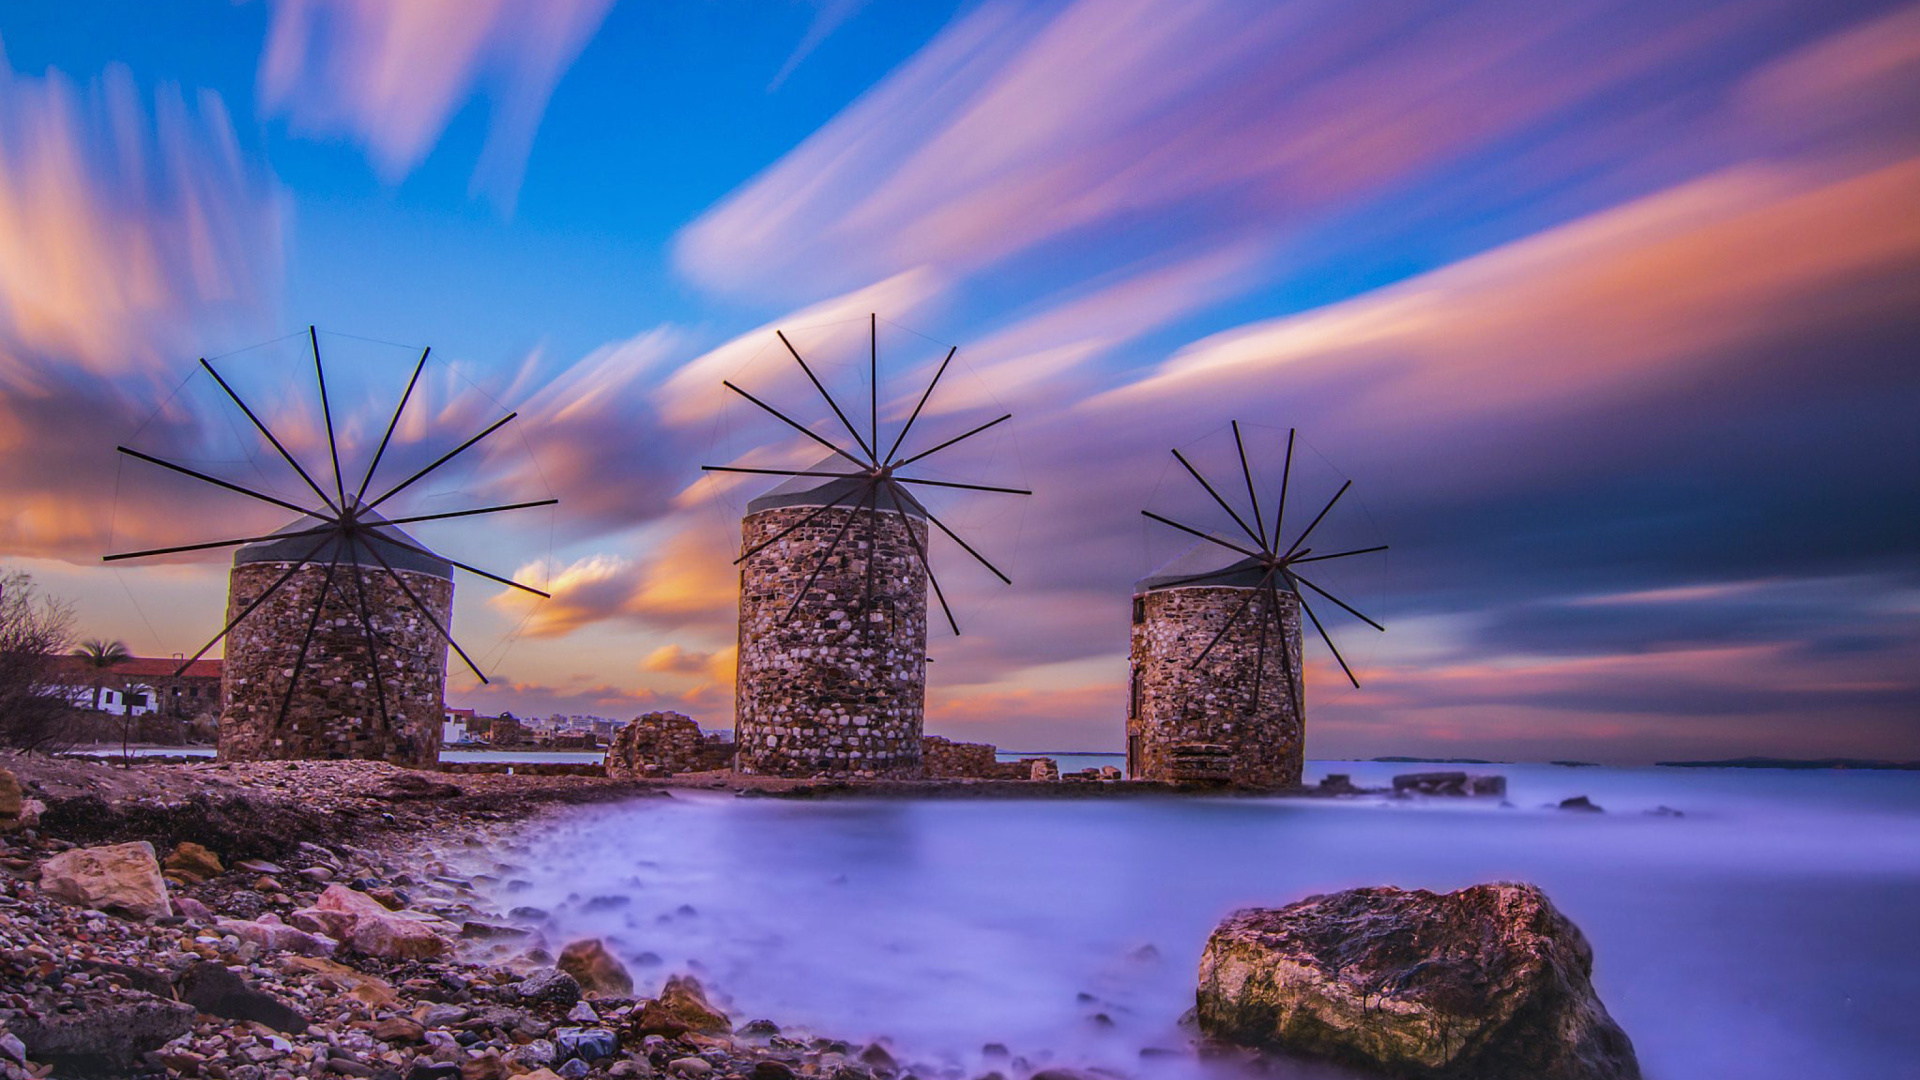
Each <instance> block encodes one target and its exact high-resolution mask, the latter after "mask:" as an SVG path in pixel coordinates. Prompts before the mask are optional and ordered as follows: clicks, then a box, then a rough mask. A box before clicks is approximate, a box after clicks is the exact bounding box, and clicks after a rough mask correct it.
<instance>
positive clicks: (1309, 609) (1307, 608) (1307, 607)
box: [1287, 574, 1360, 690]
mask: <svg viewBox="0 0 1920 1080" xmlns="http://www.w3.org/2000/svg"><path fill="white" fill-rule="evenodd" d="M1287 577H1289V578H1292V579H1294V580H1298V579H1297V578H1295V577H1294V575H1292V574H1288V575H1287ZM1294 595H1295V596H1298V597H1300V610H1301V611H1304V612H1306V613H1307V618H1309V619H1311V620H1313V628H1314V629H1315V630H1318V631H1320V640H1321V641H1324V642H1326V643H1327V650H1328V651H1329V652H1331V653H1333V658H1334V659H1335V660H1338V661H1340V670H1341V671H1344V672H1346V673H1347V681H1348V682H1350V683H1352V684H1353V688H1354V689H1355V690H1358V689H1360V680H1359V679H1358V678H1356V677H1354V674H1353V669H1352V668H1350V667H1348V666H1347V658H1346V657H1344V656H1341V655H1340V650H1339V649H1338V648H1336V647H1335V646H1334V644H1333V637H1332V636H1331V635H1330V634H1328V633H1327V628H1326V627H1324V626H1322V625H1320V616H1318V615H1315V614H1314V613H1313V605H1312V604H1309V603H1307V598H1306V596H1305V595H1303V594H1302V593H1301V592H1300V590H1298V589H1295V590H1294Z"/></svg>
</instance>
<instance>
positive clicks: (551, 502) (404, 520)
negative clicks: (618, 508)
mask: <svg viewBox="0 0 1920 1080" xmlns="http://www.w3.org/2000/svg"><path fill="white" fill-rule="evenodd" d="M559 502H560V500H559V499H535V500H534V501H532V502H519V503H503V504H502V505H500V506H480V507H475V508H474V509H472V510H448V511H446V512H445V513H440V514H415V515H413V516H412V517H399V518H388V519H387V524H389V525H411V524H413V523H414V522H416V521H445V520H446V519H448V518H463V517H473V516H475V515H477V514H499V513H503V512H505V511H508V510H531V509H533V508H534V507H536V506H555V505H558V504H559Z"/></svg>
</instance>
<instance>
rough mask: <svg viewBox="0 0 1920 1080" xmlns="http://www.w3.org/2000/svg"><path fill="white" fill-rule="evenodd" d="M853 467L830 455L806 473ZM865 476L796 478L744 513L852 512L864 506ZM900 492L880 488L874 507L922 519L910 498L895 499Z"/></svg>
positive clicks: (922, 513) (922, 512)
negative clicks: (832, 506) (793, 509)
mask: <svg viewBox="0 0 1920 1080" xmlns="http://www.w3.org/2000/svg"><path fill="white" fill-rule="evenodd" d="M851 465H852V463H851V462H849V461H848V460H847V459H846V458H843V457H841V456H840V455H838V454H831V455H828V456H827V457H825V458H823V459H821V460H820V461H819V462H818V463H816V464H815V465H813V466H812V467H811V468H810V469H809V470H808V471H809V472H846V471H848V470H849V468H850V467H851ZM867 482H868V481H867V478H866V477H864V476H849V477H832V476H795V477H791V478H789V479H788V480H787V481H786V482H784V483H782V484H781V485H780V486H779V487H776V488H774V489H773V490H772V491H769V492H767V493H766V494H765V495H762V496H760V497H759V498H757V499H755V500H753V501H752V502H749V503H748V504H747V513H749V514H757V513H759V512H760V511H762V510H778V509H780V508H782V507H787V506H826V505H827V504H829V503H835V502H837V503H838V504H839V505H840V506H842V507H844V508H846V509H848V510H855V509H858V508H860V507H861V506H864V505H866V496H865V495H864V494H862V493H863V492H864V491H865V489H866V486H867ZM895 491H899V488H898V487H897V486H894V485H884V484H883V485H881V486H880V488H879V489H878V491H877V492H876V493H875V505H876V506H877V507H878V508H879V509H880V510H882V511H885V512H887V513H893V514H906V515H909V516H911V517H917V518H924V517H926V516H927V509H926V507H924V506H921V505H920V503H919V502H918V501H916V500H915V499H914V497H913V496H912V495H909V494H907V493H906V492H904V491H901V492H900V494H899V496H898V497H897V498H896V497H895V495H894V494H893V492H895Z"/></svg>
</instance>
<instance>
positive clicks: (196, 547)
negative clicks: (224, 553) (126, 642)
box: [100, 525, 339, 562]
mask: <svg viewBox="0 0 1920 1080" xmlns="http://www.w3.org/2000/svg"><path fill="white" fill-rule="evenodd" d="M338 528H339V526H337V525H321V526H319V527H318V528H313V529H301V530H300V531H299V532H290V533H267V534H265V535H264V536H242V537H240V538H239V539H238V540H209V541H207V542H206V543H204V544H181V545H180V546H178V547H163V548H148V549H147V550H145V551H123V552H120V553H119V554H117V555H102V556H101V557H100V561H101V562H119V561H120V560H122V559H144V558H147V557H148V556H150V555H178V554H180V553H181V552H183V551H208V550H211V549H213V548H223V547H238V546H240V545H241V544H257V543H260V542H262V541H266V540H291V539H293V538H295V537H298V536H318V535H320V534H321V533H324V532H335V531H337V530H338Z"/></svg>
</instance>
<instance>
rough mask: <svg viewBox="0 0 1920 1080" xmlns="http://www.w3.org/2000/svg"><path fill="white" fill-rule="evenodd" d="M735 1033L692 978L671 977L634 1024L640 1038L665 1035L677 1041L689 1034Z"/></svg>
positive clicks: (724, 1015) (643, 1008)
mask: <svg viewBox="0 0 1920 1080" xmlns="http://www.w3.org/2000/svg"><path fill="white" fill-rule="evenodd" d="M732 1030H733V1024H732V1022H731V1021H729V1020H728V1019H727V1014H726V1013H723V1012H721V1011H720V1010H719V1009H716V1008H714V1007H713V1006H712V1005H711V1004H709V1003H708V1001H707V995H706V991H705V990H703V989H701V986H700V982H699V980H698V979H695V978H694V977H693V976H691V975H671V976H668V978H667V985H666V986H665V987H663V988H661V990H660V996H659V997H658V998H656V999H654V1000H653V1001H649V1002H647V1003H646V1004H645V1005H644V1006H642V1007H641V1009H640V1013H639V1015H638V1016H637V1017H636V1018H635V1019H634V1022H633V1033H634V1034H635V1035H637V1036H646V1035H664V1036H666V1037H667V1038H669V1039H677V1038H679V1037H680V1036H682V1035H684V1034H686V1033H687V1032H689V1031H695V1032H701V1033H704V1034H708V1035H726V1034H728V1033H730V1032H731V1031H732Z"/></svg>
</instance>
